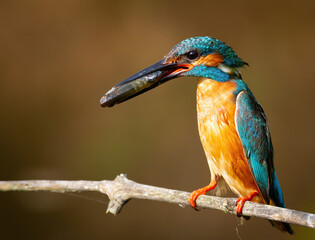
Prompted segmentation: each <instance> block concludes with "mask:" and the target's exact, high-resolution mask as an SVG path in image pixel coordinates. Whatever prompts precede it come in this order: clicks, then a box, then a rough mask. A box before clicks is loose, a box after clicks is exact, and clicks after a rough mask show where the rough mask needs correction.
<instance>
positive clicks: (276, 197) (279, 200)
mask: <svg viewBox="0 0 315 240" xmlns="http://www.w3.org/2000/svg"><path fill="white" fill-rule="evenodd" d="M272 181H273V184H272V186H273V188H271V189H270V199H271V201H270V205H275V206H277V207H282V208H285V204H284V200H283V194H282V191H281V187H280V184H279V181H278V178H277V175H276V171H273V176H272ZM270 223H271V225H272V226H274V227H276V228H278V229H279V230H280V231H282V232H287V233H289V234H294V231H293V229H292V227H291V226H290V224H289V223H285V222H278V221H270Z"/></svg>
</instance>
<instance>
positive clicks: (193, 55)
mask: <svg viewBox="0 0 315 240" xmlns="http://www.w3.org/2000/svg"><path fill="white" fill-rule="evenodd" d="M186 55H187V58H188V59H189V60H195V59H196V58H198V57H199V53H198V52H197V51H196V50H191V51H189V52H188V53H187V54H186Z"/></svg>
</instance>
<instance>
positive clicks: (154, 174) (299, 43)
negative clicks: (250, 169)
mask: <svg viewBox="0 0 315 240" xmlns="http://www.w3.org/2000/svg"><path fill="white" fill-rule="evenodd" d="M314 11H315V2H314V1H313V0H310V1H250V0H247V1H245V0H239V1H198V0H197V1H193V2H191V1H185V0H182V1H166V0H159V1H144V0H143V1H105V0H88V1H83V0H80V1H79V0H76V1H74V0H67V1H61V0H60V1H59V0H56V1H40V0H38V1H1V3H0V29H1V30H0V105H1V108H0V109H1V113H0V133H1V134H0V159H1V162H0V166H1V167H0V179H1V180H19V179H73V180H78V179H88V180H101V179H114V178H115V176H116V175H117V174H119V173H126V174H127V175H128V177H129V178H130V179H132V180H135V181H138V182H141V183H145V184H152V185H156V186H161V187H167V188H173V189H179V190H186V191H192V190H194V189H196V188H199V187H201V186H204V185H205V184H207V183H208V182H209V170H208V166H207V163H206V158H205V156H204V153H203V149H202V147H201V143H200V141H199V136H198V130H197V120H196V109H195V105H196V103H195V91H196V79H195V78H180V79H177V80H174V81H171V82H169V83H167V84H164V85H162V86H161V87H159V88H157V89H155V90H154V91H151V92H149V93H146V94H144V95H141V96H139V97H137V98H135V99H133V100H131V101H128V102H126V103H124V104H121V105H118V106H116V107H114V108H111V109H102V108H101V107H100V106H99V99H100V98H101V97H102V95H103V94H104V93H105V92H106V91H107V90H109V89H110V88H111V87H112V86H113V85H114V84H116V83H118V82H120V81H122V80H124V79H125V78H127V77H128V76H130V75H132V74H134V73H136V72H137V71H139V70H141V69H142V68H144V67H147V66H149V65H150V64H152V63H155V62H156V61H158V60H160V59H161V58H162V57H163V56H164V55H165V54H166V53H167V52H168V51H169V50H170V49H171V48H172V47H173V46H174V45H175V44H176V43H178V42H179V41H181V40H183V39H185V38H188V37H191V36H204V35H209V36H213V37H216V38H219V39H221V40H223V41H225V42H227V43H228V44H229V45H231V46H233V48H234V49H235V51H236V52H237V53H238V55H239V56H240V57H242V58H243V59H244V60H245V61H247V62H249V64H250V67H249V68H246V69H244V70H243V79H244V80H245V81H246V82H247V83H248V84H249V86H250V88H251V89H252V91H253V92H254V94H255V95H256V97H257V99H258V100H259V102H260V103H261V104H262V106H263V107H264V109H265V112H266V114H267V116H268V118H269V122H270V128H271V133H272V139H273V143H274V148H275V166H276V169H277V174H278V177H279V179H280V183H281V186H282V189H283V192H284V196H285V200H286V204H287V206H288V207H289V208H293V209H297V210H302V211H306V212H313V213H314V212H315V191H314V183H315V182H314V167H315V161H314V154H313V152H314V140H315V139H314V136H315V135H314V133H315V131H314V116H315V115H314V111H315V109H314V87H315V84H314V81H315V79H314V72H313V71H314V53H315V51H314V50H315V49H314V42H315V31H314V22H315V15H314ZM80 196H82V197H80ZM80 196H79V197H73V196H70V195H67V194H53V193H22V192H15V193H12V192H11V193H0V211H1V218H0V238H1V239H9V240H11V239H33V240H36V239H77V240H80V239H193V238H194V239H237V234H236V232H237V230H236V229H238V232H239V235H240V236H241V237H242V239H289V238H290V239H293V238H292V237H289V236H288V235H286V234H282V233H281V232H279V231H277V230H275V229H273V228H272V227H271V226H270V225H269V223H268V222H267V221H266V220H263V219H255V218H252V219H251V220H250V221H246V222H245V223H244V225H242V226H241V225H240V222H239V220H238V219H237V218H236V217H234V216H232V215H229V214H224V213H222V212H218V211H214V210H203V211H199V212H196V211H194V210H192V209H191V208H184V209H183V208H180V207H179V206H176V205H171V204H166V203H158V202H151V201H141V200H132V201H130V202H129V203H128V204H127V205H126V206H125V208H124V209H123V211H122V212H121V214H119V215H118V216H112V215H108V214H105V211H106V205H107V203H108V199H107V198H106V197H105V196H104V197H103V196H99V195H80ZM87 198H88V199H92V201H89V200H87ZM293 228H294V230H295V231H296V236H295V238H296V239H314V238H315V233H314V230H311V229H308V228H304V227H299V226H293Z"/></svg>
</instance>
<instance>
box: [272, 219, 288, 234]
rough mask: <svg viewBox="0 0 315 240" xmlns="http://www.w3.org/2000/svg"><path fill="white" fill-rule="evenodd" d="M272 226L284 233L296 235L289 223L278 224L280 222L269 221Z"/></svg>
mask: <svg viewBox="0 0 315 240" xmlns="http://www.w3.org/2000/svg"><path fill="white" fill-rule="evenodd" d="M269 222H270V223H271V225H272V226H274V227H276V228H278V229H279V230H280V231H282V232H287V233H289V234H291V235H292V234H294V231H293V229H292V227H291V225H290V224H289V223H285V222H278V221H269Z"/></svg>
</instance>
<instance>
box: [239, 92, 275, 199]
mask: <svg viewBox="0 0 315 240" xmlns="http://www.w3.org/2000/svg"><path fill="white" fill-rule="evenodd" d="M235 124H236V129H237V132H238V135H239V137H240V139H241V143H242V145H243V149H244V152H245V155H246V158H247V161H248V164H249V166H250V169H251V172H252V174H253V176H254V179H255V181H256V184H257V186H258V188H259V190H260V192H261V194H262V196H263V198H264V200H265V201H266V203H267V204H269V202H270V188H271V186H272V187H274V186H273V183H272V181H273V179H274V176H273V175H274V174H275V172H274V166H273V147H272V142H271V137H270V132H269V128H268V122H267V119H266V115H265V113H264V110H263V109H262V107H261V106H260V104H259V103H258V102H257V101H256V99H255V97H254V96H253V95H252V94H251V93H248V92H246V91H241V92H240V93H239V94H238V96H237V99H236V111H235ZM277 187H278V186H277ZM279 187H280V186H279ZM280 191H281V190H280ZM272 195H273V194H272Z"/></svg>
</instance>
